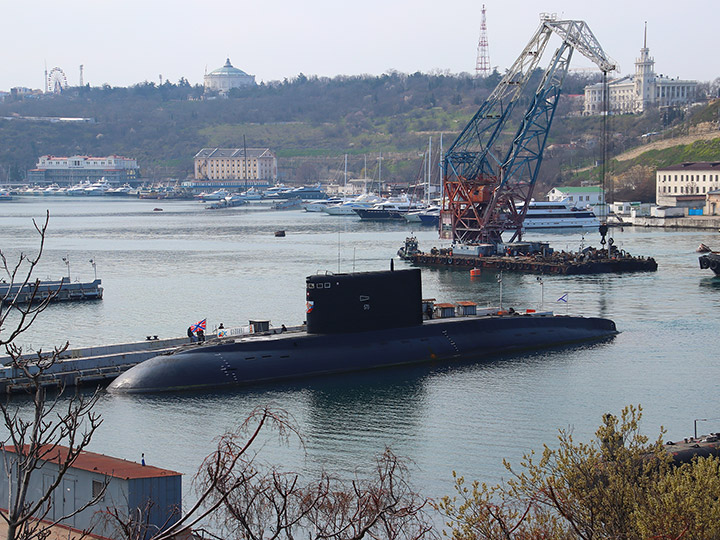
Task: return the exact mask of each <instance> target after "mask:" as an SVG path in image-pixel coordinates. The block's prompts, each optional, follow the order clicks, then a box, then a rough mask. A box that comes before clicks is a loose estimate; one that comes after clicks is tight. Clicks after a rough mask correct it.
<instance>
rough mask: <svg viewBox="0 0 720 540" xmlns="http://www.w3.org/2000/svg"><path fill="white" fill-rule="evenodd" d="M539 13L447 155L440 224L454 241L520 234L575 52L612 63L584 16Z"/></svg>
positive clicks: (610, 66) (494, 240) (604, 65)
mask: <svg viewBox="0 0 720 540" xmlns="http://www.w3.org/2000/svg"><path fill="white" fill-rule="evenodd" d="M540 19H541V23H540V26H539V28H538V29H537V31H536V32H535V34H534V35H533V37H532V38H531V39H530V42H529V43H528V44H527V46H526V47H525V49H524V50H523V51H522V53H521V54H520V56H519V57H518V59H517V60H516V61H515V63H514V64H513V65H512V67H511V68H510V69H509V70H508V71H507V73H506V74H505V76H504V77H503V79H502V80H501V81H500V83H499V84H498V85H497V87H496V88H495V89H494V90H493V92H492V93H491V94H490V96H489V97H488V98H487V100H486V101H485V103H483V104H482V106H481V107H480V109H479V110H478V111H477V112H476V113H475V116H473V118H472V119H471V120H470V122H469V123H468V125H467V126H466V127H465V128H464V129H463V131H462V132H461V133H460V135H458V137H457V139H456V140H455V142H454V143H453V144H452V146H451V147H450V149H449V150H448V151H447V153H446V154H445V160H444V164H443V207H442V212H441V220H440V228H441V234H443V235H445V236H450V237H451V238H452V240H453V241H454V242H457V243H461V244H478V243H490V244H495V245H497V244H500V243H502V233H503V232H505V231H512V232H513V236H512V238H511V239H510V242H513V241H515V240H521V239H522V224H523V220H524V218H525V213H526V212H527V208H528V205H529V203H530V200H531V198H532V194H533V190H534V187H535V181H536V179H537V175H538V171H539V169H540V165H541V163H542V157H543V151H544V149H545V144H546V142H547V136H548V132H549V131H550V126H551V124H552V121H553V117H554V114H555V109H556V107H557V103H558V99H559V97H560V92H561V89H562V84H563V80H564V79H565V75H566V74H567V71H568V66H569V64H570V59H571V57H572V54H573V51H574V50H575V49H577V50H578V51H580V53H582V54H583V55H584V56H586V57H587V58H589V59H590V60H592V61H593V62H594V63H595V64H597V66H598V67H599V68H600V71H602V72H603V74H604V78H605V79H606V76H607V73H608V72H610V71H613V70H615V69H616V63H615V62H614V61H613V60H611V59H610V58H609V57H608V56H607V55H606V54H605V52H604V51H603V49H602V47H601V46H600V44H599V43H598V41H597V39H595V36H594V35H593V33H592V32H591V31H590V29H589V28H588V26H587V24H585V22H584V21H573V20H557V18H556V17H555V15H551V14H541V16H540ZM553 34H555V35H557V36H559V37H560V38H561V39H562V44H561V45H560V46H559V47H558V49H557V50H556V51H555V54H554V55H553V56H552V59H551V60H550V64H549V66H548V68H547V69H546V70H545V73H544V74H543V77H542V80H541V81H540V84H539V85H538V87H537V90H536V91H535V94H534V96H533V98H532V100H531V102H530V105H529V107H528V108H527V111H526V112H525V114H524V116H523V118H522V122H521V124H520V126H519V127H518V129H517V132H516V134H515V136H514V137H513V139H512V143H511V144H510V148H509V150H508V151H507V153H506V154H505V155H500V150H499V149H498V143H499V139H500V137H501V134H502V132H503V130H504V129H505V128H506V124H507V123H508V120H509V119H510V117H511V115H512V112H513V109H514V108H515V106H516V105H517V103H518V102H519V101H520V97H521V95H522V94H523V90H524V89H525V87H526V86H527V84H528V82H529V81H530V78H531V75H532V74H533V72H534V71H535V69H536V68H537V66H538V64H539V62H540V60H541V57H542V55H543V52H544V51H545V48H546V46H547V44H548V41H549V40H550V37H551V36H552V35H553ZM603 226H605V229H604V230H605V232H607V226H606V225H605V224H603ZM601 234H602V231H601ZM603 243H604V235H603Z"/></svg>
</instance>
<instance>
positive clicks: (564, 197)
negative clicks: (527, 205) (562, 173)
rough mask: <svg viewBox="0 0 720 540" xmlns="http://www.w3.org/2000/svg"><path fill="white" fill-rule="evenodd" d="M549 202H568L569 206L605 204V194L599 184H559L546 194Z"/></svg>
mask: <svg viewBox="0 0 720 540" xmlns="http://www.w3.org/2000/svg"><path fill="white" fill-rule="evenodd" d="M547 200H548V201H550V202H568V203H570V205H571V206H577V207H579V208H580V207H582V208H584V207H586V206H598V205H602V204H605V194H604V193H603V189H602V187H600V186H586V187H576V186H560V187H554V188H552V189H551V190H550V191H548V194H547Z"/></svg>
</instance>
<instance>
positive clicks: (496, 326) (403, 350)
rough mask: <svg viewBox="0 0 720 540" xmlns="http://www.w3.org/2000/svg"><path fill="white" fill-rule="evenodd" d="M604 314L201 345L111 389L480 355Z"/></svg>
mask: <svg viewBox="0 0 720 540" xmlns="http://www.w3.org/2000/svg"><path fill="white" fill-rule="evenodd" d="M616 333H617V331H616V328H615V323H613V322H612V321H611V320H608V319H601V318H585V317H566V316H528V315H515V316H502V317H467V318H457V319H454V318H453V319H436V320H431V321H426V322H424V323H423V324H421V325H417V326H411V327H406V328H393V329H387V330H372V331H367V332H356V333H345V334H307V333H304V332H297V333H284V334H274V335H266V336H254V337H249V338H243V339H239V340H237V341H233V342H219V343H216V344H215V343H206V344H203V345H197V346H192V347H188V348H185V349H182V350H180V351H178V352H175V353H174V354H170V355H164V356H156V357H154V358H151V359H149V360H146V361H145V362H143V363H141V364H139V365H137V366H135V367H133V368H132V369H130V370H128V371H127V372H125V373H124V374H122V375H120V376H119V377H118V378H117V379H116V380H115V381H114V382H113V383H112V384H111V385H110V387H109V390H110V391H111V392H127V393H143V392H160V391H174V390H185V389H202V388H219V387H228V386H242V385H250V384H256V383H262V382H268V381H279V380H287V379H295V378H300V377H308V376H317V375H325V374H334V373H344V372H352V371H361V370H369V369H378V368H383V367H389V366H397V365H406V364H417V363H423V362H431V361H447V360H453V359H463V358H468V359H472V358H478V357H482V356H487V355H496V354H502V353H510V352H514V351H521V350H532V349H539V348H547V347H555V346H559V345H564V344H570V343H577V342H583V341H589V340H596V339H601V338H605V337H609V336H612V335H614V334H616Z"/></svg>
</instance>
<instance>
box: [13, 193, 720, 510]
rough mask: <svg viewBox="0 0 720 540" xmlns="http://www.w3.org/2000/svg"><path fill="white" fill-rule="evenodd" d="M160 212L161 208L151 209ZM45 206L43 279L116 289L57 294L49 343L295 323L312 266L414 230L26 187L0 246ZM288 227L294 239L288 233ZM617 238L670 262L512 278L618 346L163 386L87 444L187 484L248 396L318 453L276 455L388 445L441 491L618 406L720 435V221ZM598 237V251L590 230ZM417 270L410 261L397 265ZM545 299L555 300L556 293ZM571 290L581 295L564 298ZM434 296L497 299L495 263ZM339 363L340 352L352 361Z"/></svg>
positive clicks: (348, 467) (352, 455)
mask: <svg viewBox="0 0 720 540" xmlns="http://www.w3.org/2000/svg"><path fill="white" fill-rule="evenodd" d="M154 207H162V208H163V211H162V212H153V208H154ZM47 208H49V209H50V213H51V222H50V229H49V231H50V232H49V235H48V239H47V246H46V250H45V254H44V256H43V260H42V264H41V268H40V271H39V273H38V277H41V278H45V277H51V278H58V277H60V276H62V275H67V272H68V268H67V266H66V264H65V263H64V262H63V260H62V258H63V257H66V258H68V260H69V261H70V268H69V270H70V274H71V277H72V279H73V280H75V279H80V280H82V281H87V280H91V279H92V278H93V269H92V266H91V265H90V263H89V261H90V259H93V260H94V261H96V263H97V272H98V277H100V278H102V280H103V287H104V288H105V297H104V299H103V300H102V301H99V302H93V303H78V304H72V305H70V304H65V305H62V304H58V305H53V306H51V307H50V308H49V309H48V310H47V311H46V312H45V313H44V314H43V316H42V319H41V320H40V321H39V322H38V323H37V324H36V326H35V327H34V328H33V329H32V331H31V332H29V333H28V334H27V335H26V336H24V337H23V339H22V340H21V341H22V342H23V343H24V344H25V346H26V347H32V348H34V349H38V348H41V347H42V348H46V349H47V348H49V347H51V346H53V345H56V344H59V343H61V342H63V341H64V340H65V339H69V340H70V343H71V346H81V345H90V344H106V343H116V342H124V341H131V340H138V339H143V338H144V337H145V336H146V335H150V334H153V335H159V336H162V337H169V336H179V335H184V332H185V330H186V329H187V327H188V325H189V324H191V323H194V322H197V321H198V320H200V319H203V318H207V320H208V327H209V328H212V327H215V326H216V325H218V324H219V323H220V322H223V323H224V324H225V325H226V326H228V325H239V324H246V323H247V320H248V319H251V318H268V319H271V320H272V321H273V323H274V324H277V325H279V324H281V323H284V324H286V325H289V324H297V323H300V322H302V320H303V318H304V307H305V298H304V283H305V281H304V280H305V277H306V276H307V275H309V274H312V273H315V272H317V271H332V272H337V271H338V270H340V271H351V270H353V269H355V270H380V269H386V268H388V267H389V260H390V258H392V257H393V256H394V255H395V253H396V251H397V249H398V247H400V245H401V244H402V242H403V240H404V238H405V237H406V236H407V235H408V234H409V233H410V231H411V230H412V229H411V227H409V226H408V225H406V224H373V223H363V222H360V221H359V220H358V219H356V218H342V217H332V216H327V215H324V214H311V213H304V212H301V211H289V212H276V211H271V210H267V209H265V210H261V209H246V208H234V209H227V210H216V211H209V210H205V209H204V208H203V205H201V204H198V203H195V202H168V201H161V202H159V201H140V200H109V199H98V200H90V199H83V200H76V199H71V198H68V199H52V198H42V199H32V198H25V199H20V200H17V201H12V202H11V203H3V204H2V206H0V225H1V226H2V229H1V231H2V232H0V237H1V239H2V240H1V244H0V247H2V250H3V252H5V253H6V254H7V255H8V256H9V257H10V258H11V260H12V257H13V256H16V255H17V253H19V252H20V251H25V252H30V251H32V250H34V249H35V248H36V246H37V235H36V233H34V231H33V229H32V223H31V219H32V218H33V217H34V218H41V217H42V216H43V215H44V212H45V209H47ZM279 229H283V230H285V231H286V234H287V236H286V237H285V238H276V237H275V236H274V234H273V232H274V231H276V230H279ZM612 232H613V236H614V238H615V240H616V243H617V245H618V246H619V247H620V248H622V249H625V250H627V251H629V252H631V253H633V254H641V255H647V256H653V257H655V259H656V260H657V261H658V263H659V270H658V272H657V273H648V274H645V273H642V274H626V275H599V276H580V277H563V276H546V277H545V278H544V285H543V287H542V288H541V285H540V284H539V282H538V281H537V279H536V276H534V275H517V274H516V275H513V274H505V275H504V276H503V291H502V295H503V304H504V305H505V306H508V307H509V306H513V307H515V308H526V307H530V308H537V307H538V305H539V304H540V301H541V295H542V296H544V300H545V308H549V309H554V310H555V311H557V312H565V311H567V312H568V313H573V314H584V315H599V316H604V317H609V318H612V319H614V320H615V321H616V323H617V326H618V328H619V329H620V330H621V333H620V334H619V335H618V336H617V337H616V338H614V339H612V340H610V341H607V342H601V343H594V344H591V345H585V346H580V347H572V348H565V349H560V350H553V351H543V352H537V353H533V354H523V355H516V356H512V357H503V358H493V359H490V360H486V361H483V362H464V363H462V364H435V365H424V366H420V367H414V368H403V369H392V370H384V371H382V372H374V373H363V374H351V375H344V376H334V377H326V378H318V379H312V380H300V381H296V382H293V383H291V384H281V385H272V386H263V387H253V388H247V389H238V390H234V391H224V392H218V393H186V394H170V395H153V396H116V395H107V394H106V395H103V397H102V399H101V401H100V404H99V410H100V412H101V414H102V416H103V417H104V419H105V420H104V423H103V425H102V427H101V428H100V431H99V432H98V434H97V437H96V439H95V440H94V441H93V444H92V449H93V450H95V451H98V452H102V453H106V454H111V455H114V456H118V457H123V458H127V459H134V460H139V458H140V454H141V452H144V453H145V457H146V460H147V461H148V462H149V463H151V464H153V465H157V466H160V467H165V468H170V469H174V470H177V471H180V472H182V473H185V474H186V475H187V476H186V480H185V483H186V485H187V484H188V483H189V481H190V478H191V477H192V475H193V473H194V472H195V471H196V470H197V468H198V466H199V464H200V462H201V461H202V459H203V457H204V456H206V455H207V454H208V453H209V452H210V451H211V450H212V448H213V441H214V439H215V438H216V437H218V436H219V435H221V434H222V433H223V432H224V431H226V430H228V429H231V428H233V427H234V426H236V425H237V424H238V422H240V421H241V420H242V419H243V418H245V416H246V415H247V414H248V412H249V411H251V410H252V409H253V408H254V407H257V406H262V405H266V404H273V405H275V406H278V407H282V408H283V409H285V410H287V411H288V412H290V413H291V414H292V415H293V417H294V418H295V420H296V421H297V424H298V426H299V428H300V431H301V432H302V434H303V435H304V437H305V440H306V453H303V452H302V451H301V450H300V449H299V448H298V447H297V445H290V446H289V447H286V446H282V445H278V444H275V443H273V442H268V443H267V446H266V447H265V448H264V449H263V455H264V456H265V458H266V459H268V460H270V461H274V462H277V463H282V464H284V465H286V466H287V467H288V468H291V469H295V470H301V471H310V472H311V471H316V470H317V469H319V468H320V467H323V466H324V467H327V468H329V469H331V470H333V471H335V472H340V473H349V472H351V471H354V470H355V469H356V468H358V467H364V466H367V467H368V468H369V467H370V466H371V464H372V459H373V456H374V455H375V454H377V453H379V452H381V451H382V450H383V449H384V448H385V446H390V447H392V449H393V450H394V451H395V453H396V454H398V455H400V456H405V457H407V458H409V459H411V460H412V462H413V463H414V465H413V467H412V473H413V474H412V478H413V481H414V483H415V485H416V486H417V487H418V488H419V489H420V490H421V491H422V492H423V493H424V494H425V495H428V496H431V497H439V496H442V495H444V494H449V493H450V492H451V489H452V471H453V470H456V471H458V473H459V474H463V475H465V476H466V477H468V478H471V479H479V480H482V481H485V482H489V483H491V482H496V481H497V480H499V479H500V478H501V476H502V475H503V474H504V469H503V466H502V459H503V458H508V459H509V460H510V461H511V462H512V463H518V462H519V459H520V457H521V456H522V454H523V453H524V452H527V451H529V450H531V449H536V450H539V449H541V448H542V444H543V443H549V444H551V445H552V444H553V442H554V441H555V437H556V434H557V430H558V429H560V428H571V429H572V430H573V431H574V433H575V436H576V437H577V438H579V439H587V438H589V437H590V436H591V435H592V434H593V432H594V431H595V429H596V427H597V425H598V424H599V422H600V419H601V415H602V414H603V413H605V412H613V413H618V412H619V411H620V409H621V408H622V407H623V406H624V405H627V404H641V405H642V406H643V408H644V420H643V424H642V426H643V431H644V432H645V433H646V434H648V435H650V436H651V437H655V436H656V435H657V434H658V431H659V429H660V426H661V425H663V426H665V427H666V428H667V430H668V435H667V436H668V438H671V439H673V438H674V439H677V438H681V437H683V436H687V435H689V434H691V433H692V429H693V420H694V419H696V418H707V419H709V420H710V421H708V422H699V423H698V428H699V430H701V431H702V432H708V431H720V414H717V408H718V402H717V401H716V399H717V396H718V382H719V381H720V366H719V362H718V358H717V356H718V355H717V353H716V350H717V349H716V343H717V341H716V340H717V337H718V336H719V335H720V317H719V316H718V314H719V313H720V280H719V279H715V278H714V277H712V274H711V272H710V271H709V270H704V271H703V270H700V268H699V266H698V262H697V254H696V253H695V252H694V250H695V248H696V247H697V246H698V245H699V244H700V243H701V242H704V243H706V244H708V245H709V246H711V247H715V248H718V247H720V235H719V234H718V232H714V231H689V232H688V231H674V230H656V229H636V228H631V227H630V228H625V229H624V230H622V231H620V230H615V231H612ZM415 234H416V235H417V236H418V239H419V241H420V246H421V248H424V249H429V248H430V247H432V246H434V245H436V246H440V245H441V244H440V242H439V241H438V240H437V234H436V232H435V231H433V230H416V231H415ZM541 237H542V238H546V239H548V240H550V241H551V244H552V245H553V246H554V247H555V248H556V249H576V248H577V247H578V246H579V245H580V244H581V242H583V238H582V237H581V235H580V234H553V233H547V234H540V233H534V234H533V235H532V236H529V238H541ZM584 242H585V244H586V245H588V244H591V245H596V246H597V245H598V238H597V236H596V233H589V234H587V235H586V237H585V239H584ZM404 264H405V263H403V262H400V261H396V267H403V265H404ZM543 293H544V294H543ZM565 293H567V294H568V298H569V302H568V304H567V305H566V304H562V303H558V302H557V299H558V298H559V297H561V296H562V295H564V294H565ZM423 295H424V296H425V297H434V298H436V299H438V301H455V300H472V301H475V302H478V303H479V304H480V305H490V304H493V305H497V303H498V301H499V296H500V290H499V286H498V283H497V280H496V276H495V274H494V273H488V274H486V275H484V276H482V277H481V278H480V279H474V280H471V279H470V276H469V272H467V271H461V270H437V269H436V270H431V269H426V270H424V271H423ZM341 360H342V359H341V358H339V359H338V361H341Z"/></svg>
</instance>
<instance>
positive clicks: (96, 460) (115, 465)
mask: <svg viewBox="0 0 720 540" xmlns="http://www.w3.org/2000/svg"><path fill="white" fill-rule="evenodd" d="M28 447H29V445H25V447H24V451H25V452H27V449H28ZM3 448H4V449H5V450H6V451H8V452H13V453H15V447H14V446H12V445H8V446H4V447H3ZM67 450H68V449H67V448H66V447H64V446H59V445H58V446H57V447H55V448H54V449H50V451H49V453H48V455H47V459H45V461H49V462H55V463H57V462H58V461H59V460H62V459H64V458H65V456H66V455H67ZM72 468H74V469H80V470H83V471H91V472H96V473H98V474H102V475H104V476H111V477H113V478H124V479H126V480H130V479H136V478H157V477H161V476H180V473H179V472H175V471H171V470H169V469H161V468H159V467H152V466H145V465H141V464H140V463H136V462H134V461H128V460H126V459H120V458H114V457H110V456H106V455H105V454H96V453H95V452H86V451H84V452H82V453H81V454H80V455H79V456H78V457H77V459H76V460H75V462H74V463H73V465H72Z"/></svg>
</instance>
